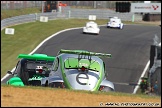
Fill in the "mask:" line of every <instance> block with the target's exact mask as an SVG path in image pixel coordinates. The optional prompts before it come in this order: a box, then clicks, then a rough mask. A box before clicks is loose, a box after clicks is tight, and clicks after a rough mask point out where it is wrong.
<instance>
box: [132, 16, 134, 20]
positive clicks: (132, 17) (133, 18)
mask: <svg viewBox="0 0 162 108" xmlns="http://www.w3.org/2000/svg"><path fill="white" fill-rule="evenodd" d="M132 22H134V14H133V15H132Z"/></svg>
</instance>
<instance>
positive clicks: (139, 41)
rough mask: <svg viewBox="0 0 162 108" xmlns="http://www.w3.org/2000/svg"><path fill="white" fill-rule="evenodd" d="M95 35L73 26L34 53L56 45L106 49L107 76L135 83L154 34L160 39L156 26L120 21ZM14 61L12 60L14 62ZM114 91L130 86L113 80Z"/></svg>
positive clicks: (130, 90)
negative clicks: (126, 23) (117, 26)
mask: <svg viewBox="0 0 162 108" xmlns="http://www.w3.org/2000/svg"><path fill="white" fill-rule="evenodd" d="M100 29H101V31H100V34H99V35H92V34H83V33H82V29H75V30H70V31H66V32H63V33H60V34H58V35H57V36H55V37H53V38H51V39H50V40H48V41H47V42H45V43H44V44H43V45H42V46H41V47H40V48H39V49H38V50H37V51H36V52H35V53H44V54H47V55H50V56H56V55H57V53H58V51H59V50H60V49H68V50H74V49H75V50H88V51H92V52H98V53H110V54H112V58H103V60H104V62H105V64H106V72H107V73H108V77H107V79H108V80H110V81H112V82H118V83H137V82H138V80H139V78H140V76H141V74H142V72H143V70H144V68H145V66H146V64H147V62H148V61H149V57H150V45H152V44H153V38H154V36H155V34H156V35H157V36H158V37H159V38H160V40H161V27H160V26H143V25H124V29H123V30H120V29H113V28H106V26H102V27H100ZM15 65H16V64H15ZM115 89H116V91H118V92H127V93H133V90H134V86H130V85H120V84H115Z"/></svg>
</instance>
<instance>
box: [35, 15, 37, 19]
mask: <svg viewBox="0 0 162 108" xmlns="http://www.w3.org/2000/svg"><path fill="white" fill-rule="evenodd" d="M35 20H36V21H37V13H35Z"/></svg>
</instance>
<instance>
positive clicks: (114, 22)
mask: <svg viewBox="0 0 162 108" xmlns="http://www.w3.org/2000/svg"><path fill="white" fill-rule="evenodd" d="M107 28H118V29H123V23H122V22H121V19H120V18H118V17H112V18H110V21H109V22H108V23H107Z"/></svg>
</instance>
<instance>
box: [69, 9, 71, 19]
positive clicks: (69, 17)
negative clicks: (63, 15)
mask: <svg viewBox="0 0 162 108" xmlns="http://www.w3.org/2000/svg"><path fill="white" fill-rule="evenodd" d="M70 14H71V11H70V10H69V18H70Z"/></svg>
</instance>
